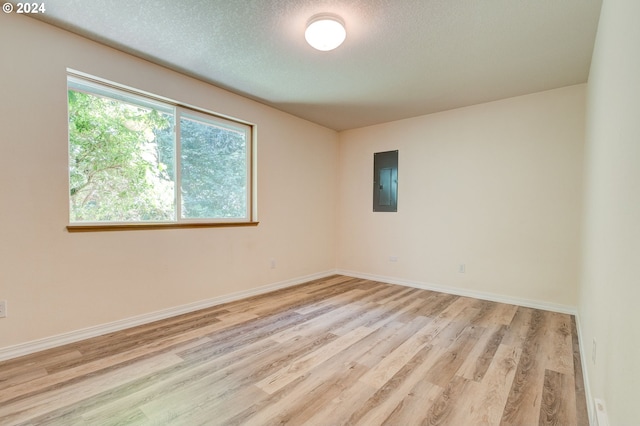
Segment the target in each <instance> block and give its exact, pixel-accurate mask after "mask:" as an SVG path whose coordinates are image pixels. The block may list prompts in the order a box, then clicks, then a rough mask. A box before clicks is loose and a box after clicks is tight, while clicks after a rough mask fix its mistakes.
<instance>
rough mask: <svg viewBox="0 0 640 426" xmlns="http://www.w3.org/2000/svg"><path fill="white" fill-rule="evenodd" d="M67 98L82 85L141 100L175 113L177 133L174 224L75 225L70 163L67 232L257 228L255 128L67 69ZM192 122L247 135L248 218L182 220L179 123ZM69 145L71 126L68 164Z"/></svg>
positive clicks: (105, 93)
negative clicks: (193, 120) (189, 120)
mask: <svg viewBox="0 0 640 426" xmlns="http://www.w3.org/2000/svg"><path fill="white" fill-rule="evenodd" d="M66 76H67V85H66V90H67V92H66V93H67V94H68V91H69V90H75V91H82V90H83V89H76V88H73V87H72V85H73V84H76V85H80V86H85V87H89V88H91V89H95V91H91V90H86V92H87V93H90V94H93V95H97V96H106V97H110V98H112V99H116V100H120V99H118V96H122V97H125V99H124V100H122V101H123V102H126V98H129V99H135V100H139V101H140V102H141V105H142V106H144V104H145V103H146V104H147V105H151V106H159V107H161V108H163V109H170V110H172V111H173V112H172V114H173V118H174V129H173V130H174V133H175V152H174V162H175V180H174V181H175V188H174V197H175V198H174V212H175V220H162V221H138V222H117V221H112V222H111V221H105V222H89V221H87V222H72V221H71V203H70V198H69V197H70V196H71V194H70V192H69V191H70V188H71V179H70V174H69V163H67V179H68V182H67V209H68V210H67V230H68V231H69V232H93V231H117V230H143V229H177V228H209V227H238V226H257V225H258V223H259V222H258V221H257V202H256V201H257V193H256V189H257V179H256V154H257V150H256V133H257V129H256V125H255V124H253V123H250V122H247V121H245V120H240V119H237V118H234V117H230V116H226V115H222V114H219V113H215V112H212V111H210V110H207V109H204V108H200V107H196V106H193V105H189V104H186V103H183V102H179V101H176V100H173V99H169V98H166V97H162V96H158V95H155V94H151V93H149V92H145V91H142V90H138V89H134V88H131V87H128V86H125V85H122V84H118V83H114V82H112V81H108V80H104V79H102V78H98V77H95V76H91V75H89V74H85V73H83V72H80V71H76V70H72V69H67V74H66ZM68 113H69V104H68V99H67V114H68ZM183 116H184V117H185V118H187V119H190V118H189V117H198V120H202V121H204V122H209V123H212V124H214V125H215V124H219V125H220V126H221V127H223V128H224V127H226V128H230V127H231V128H233V127H236V128H237V129H238V130H240V131H244V133H245V141H246V170H245V173H246V186H247V188H246V203H247V206H246V210H245V212H246V216H244V217H234V218H182V217H181V216H182V206H181V203H182V201H181V189H180V188H181V157H180V155H181V154H180V145H181V143H180V137H179V135H180V119H181V117H183ZM70 147H71V146H70V141H69V126H68V125H67V149H68V152H67V162H69V160H70V158H71V157H70V154H71V153H70Z"/></svg>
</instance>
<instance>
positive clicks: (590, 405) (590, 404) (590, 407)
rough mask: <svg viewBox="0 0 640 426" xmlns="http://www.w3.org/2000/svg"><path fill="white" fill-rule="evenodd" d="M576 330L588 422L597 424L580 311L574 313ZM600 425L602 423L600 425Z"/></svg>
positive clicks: (586, 346)
mask: <svg viewBox="0 0 640 426" xmlns="http://www.w3.org/2000/svg"><path fill="white" fill-rule="evenodd" d="M576 329H577V330H576V331H577V332H578V345H579V346H580V362H581V363H582V382H583V383H584V395H585V397H586V399H587V414H588V415H589V424H590V425H598V421H597V415H596V411H595V402H594V399H593V395H592V393H591V385H590V384H589V374H588V368H589V364H588V362H589V360H588V358H587V353H586V352H585V350H586V348H588V347H589V346H588V345H587V344H586V342H585V341H584V337H583V336H582V322H581V321H580V312H578V313H577V314H576ZM601 426H602V425H601Z"/></svg>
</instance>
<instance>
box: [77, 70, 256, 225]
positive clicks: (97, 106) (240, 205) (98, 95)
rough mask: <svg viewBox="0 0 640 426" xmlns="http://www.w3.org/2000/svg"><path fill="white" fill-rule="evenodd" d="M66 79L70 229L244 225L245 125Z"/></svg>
mask: <svg viewBox="0 0 640 426" xmlns="http://www.w3.org/2000/svg"><path fill="white" fill-rule="evenodd" d="M69 81H70V83H69V90H68V100H69V104H68V109H69V183H70V191H69V200H70V222H71V223H131V222H134V223H135V222H180V221H181V220H187V221H188V220H204V221H216V220H219V219H223V220H224V219H232V220H233V219H248V208H247V206H248V196H249V195H248V191H247V185H248V184H249V182H248V175H249V174H248V167H249V164H248V155H247V154H248V150H249V147H248V139H249V136H248V130H247V129H248V128H249V126H246V125H240V124H236V123H233V122H229V121H228V120H224V119H219V118H218V117H214V116H208V115H206V114H202V113H196V112H193V113H189V112H186V113H183V112H182V111H181V109H179V108H176V107H174V106H172V105H159V106H155V104H154V103H153V102H151V101H144V100H142V101H140V100H139V99H138V98H135V97H128V95H126V94H121V93H118V92H115V91H114V92H113V96H109V95H110V92H109V90H111V89H106V88H100V87H97V86H95V87H94V85H92V84H88V83H83V82H78V80H75V79H70V80H69ZM91 89H95V91H93V92H92V90H91ZM176 123H179V126H177V125H176ZM176 128H179V129H180V131H179V132H176ZM176 133H177V134H176ZM177 152H180V155H179V156H178V155H177ZM178 170H179V171H180V173H176V171H178ZM178 188H179V190H178ZM176 192H177V193H176ZM178 206H179V208H177V207H178Z"/></svg>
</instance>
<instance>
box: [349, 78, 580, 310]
mask: <svg viewBox="0 0 640 426" xmlns="http://www.w3.org/2000/svg"><path fill="white" fill-rule="evenodd" d="M585 93H586V87H585V85H577V86H570V87H567V88H562V89H558V90H552V91H547V92H541V93H536V94H532V95H527V96H520V97H516V98H510V99H506V100H501V101H497V102H491V103H487V104H482V105H477V106H471V107H467V108H462V109H457V110H452V111H447V112H442V113H438V114H432V115H427V116H422V117H417V118H412V119H407V120H402V121H396V122H392V123H387V124H382V125H377V126H371V127H366V128H361V129H355V130H350V131H345V132H341V133H340V148H339V189H338V196H339V202H338V207H339V213H338V251H337V253H338V254H337V256H338V257H337V266H338V268H339V269H343V270H347V271H355V272H364V273H369V274H373V275H378V276H381V277H393V278H397V279H401V280H409V281H412V282H416V283H424V284H427V285H435V286H444V287H448V288H450V289H452V290H464V291H466V292H480V293H484V294H491V295H503V296H508V297H513V298H519V299H526V300H530V301H537V302H544V303H551V304H557V305H562V306H567V307H573V308H574V309H575V307H576V305H577V284H578V272H579V248H580V218H581V214H580V211H581V210H580V209H581V203H582V196H581V193H582V183H581V182H582V165H583V148H584V113H585ZM395 149H397V150H399V172H398V176H399V177H398V181H399V182H398V212H397V213H383V212H379V213H374V212H373V211H372V190H373V188H372V182H373V154H374V153H375V152H381V151H389V150H395ZM391 258H395V259H391ZM460 264H464V265H465V269H466V272H465V273H460V272H458V269H459V265H460Z"/></svg>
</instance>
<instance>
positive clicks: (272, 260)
mask: <svg viewBox="0 0 640 426" xmlns="http://www.w3.org/2000/svg"><path fill="white" fill-rule="evenodd" d="M271 269H276V260H275V259H271Z"/></svg>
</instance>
